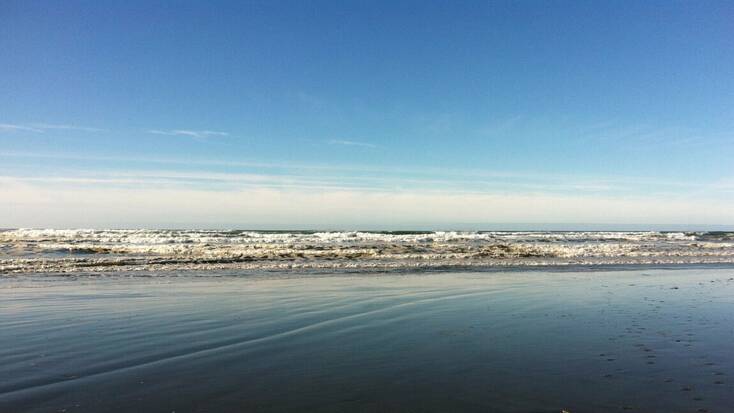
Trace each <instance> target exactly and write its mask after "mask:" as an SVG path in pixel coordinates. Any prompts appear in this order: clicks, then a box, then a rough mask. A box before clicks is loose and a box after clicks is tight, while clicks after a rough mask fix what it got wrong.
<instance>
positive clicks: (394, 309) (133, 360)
mask: <svg viewBox="0 0 734 413" xmlns="http://www.w3.org/2000/svg"><path fill="white" fill-rule="evenodd" d="M0 331H1V332H2V334H0V360H2V363H0V411H3V412H5V411H9V412H23V411H32V412H56V411H66V412H75V411H79V412H105V411H135V410H137V411H165V412H170V411H176V412H189V411H212V412H214V411H233V412H234V411H314V410H315V411H496V412H559V411H561V409H566V410H569V411H571V412H619V411H638V412H671V411H675V412H704V411H710V412H717V411H718V412H725V411H731V409H732V406H734V351H732V350H734V348H732V347H733V346H734V345H733V344H732V343H734V269H731V268H728V269H727V268H719V269H711V268H687V269H678V270H661V269H645V268H640V269H636V270H625V271H607V272H602V271H586V272H569V271H566V272H550V271H534V272H520V271H516V272H492V273H432V274H425V273H424V274H402V275H400V274H398V275H365V274H361V275H354V276H349V275H332V276H314V275H311V276H286V275H284V276H275V275H262V276H250V277H230V276H224V277H218V278H213V277H187V276H182V277H129V278H128V277H124V276H115V277H85V276H79V277H71V278H70V277H68V276H67V277H52V276H48V275H39V276H27V275H24V276H18V277H5V278H0Z"/></svg>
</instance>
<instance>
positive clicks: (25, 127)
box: [0, 123, 104, 133]
mask: <svg viewBox="0 0 734 413" xmlns="http://www.w3.org/2000/svg"><path fill="white" fill-rule="evenodd" d="M47 130H74V131H83V132H102V131H104V129H100V128H90V127H88V126H76V125H66V124H52V123H28V124H13V123H0V131H10V132H13V131H16V132H35V133H43V132H45V131H47Z"/></svg>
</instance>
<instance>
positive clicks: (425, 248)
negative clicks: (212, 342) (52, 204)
mask: <svg viewBox="0 0 734 413" xmlns="http://www.w3.org/2000/svg"><path fill="white" fill-rule="evenodd" d="M625 264H632V265H641V264H644V265H660V264H734V233H732V232H657V231H646V232H640V231H636V232H622V231H526V232H512V231H463V232H461V231H417V232H410V231H402V232H364V231H332V232H315V231H311V232H309V231H279V232H278V231H239V230H237V231H215V230H148V229H133V230H82V229H75V230H54V229H47V230H39V229H15V230H0V274H16V273H34V272H46V273H49V272H56V273H71V274H75V273H79V272H86V273H99V272H106V273H109V272H128V271H147V272H155V271H192V270H198V271H210V270H236V271H240V272H242V271H250V272H253V273H258V272H260V271H266V270H267V271H271V270H274V271H281V270H285V271H294V270H295V271H303V272H313V271H363V272H368V271H388V270H395V271H406V270H422V271H424V270H431V269H445V268H453V269H455V270H456V269H460V268H467V267H468V268H473V269H475V270H477V269H480V268H496V267H515V266H521V267H537V266H548V265H551V266H575V265H594V266H601V265H625Z"/></svg>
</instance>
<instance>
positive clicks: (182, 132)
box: [148, 129, 229, 139]
mask: <svg viewBox="0 0 734 413" xmlns="http://www.w3.org/2000/svg"><path fill="white" fill-rule="evenodd" d="M148 133H152V134H154V135H167V136H188V137H190V138H196V139H206V138H211V137H216V136H229V133H227V132H218V131H213V130H190V129H169V130H160V129H150V130H148Z"/></svg>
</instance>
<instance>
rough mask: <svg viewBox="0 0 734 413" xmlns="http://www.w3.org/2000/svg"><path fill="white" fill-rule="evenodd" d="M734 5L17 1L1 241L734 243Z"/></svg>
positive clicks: (1, 121) (4, 31)
mask: <svg viewBox="0 0 734 413" xmlns="http://www.w3.org/2000/svg"><path fill="white" fill-rule="evenodd" d="M733 20H734V5H732V3H731V2H709V1H701V2H670V1H665V2H662V1H661V2H657V1H648V2H632V1H629V2H599V1H593V2H591V1H589V2H581V1H579V2H569V1H552V2H531V1H527V2H459V1H446V2H425V1H415V2H408V1H400V2H379V1H370V2H365V1H347V2H337V1H330V2H326V1H312V2H277V1H268V2H249V3H246V2H183V1H182V2H75V1H67V2H26V1H22V2H21V1H18V2H15V1H6V2H3V4H2V5H1V6H0V23H1V24H0V50H2V51H3V53H2V54H1V55H0V92H2V93H0V216H2V217H4V218H0V227H15V226H34V227H35V226H53V227H66V226H85V227H86V226H89V227H95V226H113V227H117V226H171V225H175V226H196V225H200V226H229V227H243V226H244V227H252V228H255V227H273V226H285V227H304V226H319V227H334V228H337V227H360V226H368V227H382V226H384V227H392V226H399V225H407V226H410V225H414V226H417V225H431V226H439V227H440V226H442V225H443V226H447V227H450V226H451V225H454V224H460V223H486V224H490V223H495V224H497V223H499V224H501V223H517V222H528V223H538V224H539V223H590V222H593V223H608V224H618V225H621V224H630V223H635V224H682V225H689V224H721V225H728V224H734V208H731V207H730V205H731V204H732V201H734V167H732V164H733V163H732V159H734V133H733V132H732V131H734V81H732V79H734V41H733V40H732V39H734V25H732V24H731V22H732V21H733Z"/></svg>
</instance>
